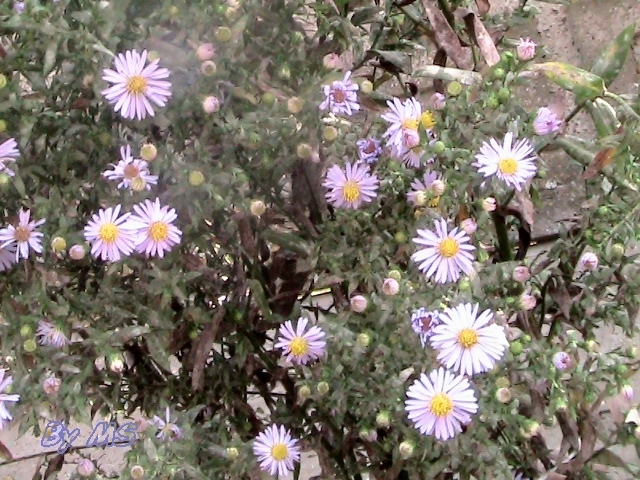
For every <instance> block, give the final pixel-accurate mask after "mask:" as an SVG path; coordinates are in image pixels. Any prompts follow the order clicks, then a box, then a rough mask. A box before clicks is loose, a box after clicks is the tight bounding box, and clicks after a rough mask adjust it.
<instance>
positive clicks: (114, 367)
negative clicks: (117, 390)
mask: <svg viewBox="0 0 640 480" xmlns="http://www.w3.org/2000/svg"><path fill="white" fill-rule="evenodd" d="M109 370H111V371H112V372H113V373H117V374H120V373H122V372H124V361H123V360H122V357H121V356H120V355H119V354H116V355H113V356H112V357H111V358H110V359H109Z"/></svg>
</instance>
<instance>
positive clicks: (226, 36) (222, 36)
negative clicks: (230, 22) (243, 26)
mask: <svg viewBox="0 0 640 480" xmlns="http://www.w3.org/2000/svg"><path fill="white" fill-rule="evenodd" d="M215 37H216V40H218V41H219V42H220V43H225V42H228V41H230V40H231V38H232V37H233V32H232V31H231V29H230V28H229V27H218V29H217V30H216V33H215Z"/></svg>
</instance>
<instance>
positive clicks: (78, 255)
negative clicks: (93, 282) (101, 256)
mask: <svg viewBox="0 0 640 480" xmlns="http://www.w3.org/2000/svg"><path fill="white" fill-rule="evenodd" d="M85 254H86V252H85V250H84V247H83V246H82V245H79V244H75V245H73V246H72V247H71V248H70V249H69V257H71V259H72V260H82V259H83V258H84V256H85Z"/></svg>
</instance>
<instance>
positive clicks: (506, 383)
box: [496, 377, 511, 388]
mask: <svg viewBox="0 0 640 480" xmlns="http://www.w3.org/2000/svg"><path fill="white" fill-rule="evenodd" d="M510 386H511V380H509V379H508V378H507V377H498V378H497V379H496V387H498V388H506V387H510Z"/></svg>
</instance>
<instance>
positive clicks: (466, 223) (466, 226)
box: [460, 218, 478, 235]
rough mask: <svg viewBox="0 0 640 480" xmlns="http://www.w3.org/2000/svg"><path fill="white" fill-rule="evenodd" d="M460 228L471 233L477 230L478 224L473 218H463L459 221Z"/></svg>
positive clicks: (468, 233)
mask: <svg viewBox="0 0 640 480" xmlns="http://www.w3.org/2000/svg"><path fill="white" fill-rule="evenodd" d="M460 228H462V230H464V232H465V233H466V234H467V235H473V234H474V233H475V232H476V230H478V224H477V223H476V222H475V220H474V219H473V218H465V219H464V220H463V221H462V222H461V223H460Z"/></svg>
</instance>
